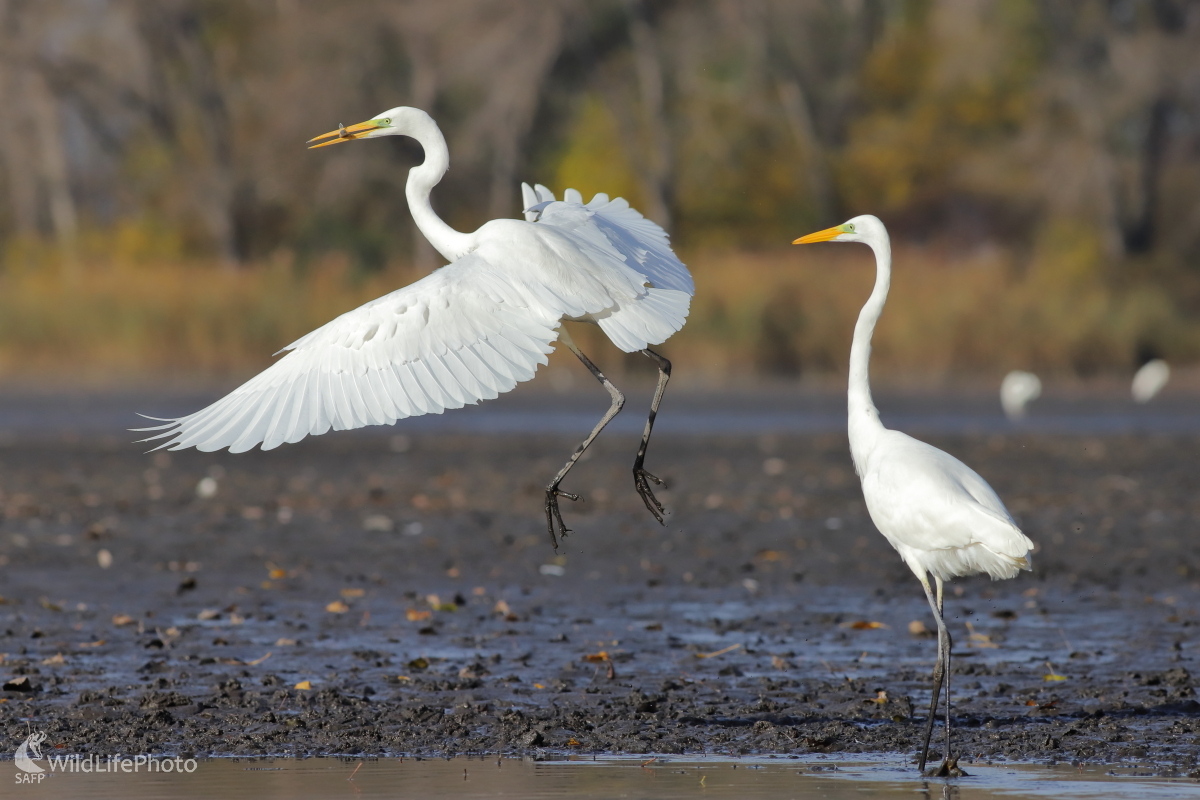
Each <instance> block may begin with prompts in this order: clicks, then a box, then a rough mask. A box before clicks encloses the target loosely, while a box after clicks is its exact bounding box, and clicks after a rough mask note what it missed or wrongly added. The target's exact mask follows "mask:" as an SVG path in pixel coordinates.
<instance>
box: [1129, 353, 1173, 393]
mask: <svg viewBox="0 0 1200 800" xmlns="http://www.w3.org/2000/svg"><path fill="white" fill-rule="evenodd" d="M1170 379H1171V368H1170V367H1169V366H1167V362H1165V361H1163V360H1162V359H1161V358H1155V359H1151V360H1150V361H1147V362H1146V363H1145V364H1143V365H1142V367H1141V369H1139V370H1138V371H1137V373H1135V374H1134V376H1133V385H1132V386H1130V392H1131V393H1132V394H1133V400H1134V402H1135V403H1149V402H1150V401H1151V400H1152V399H1154V395H1156V394H1158V393H1159V392H1161V391H1162V390H1163V387H1164V386H1166V385H1167V381H1169V380H1170Z"/></svg>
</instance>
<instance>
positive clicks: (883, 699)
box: [870, 689, 888, 706]
mask: <svg viewBox="0 0 1200 800" xmlns="http://www.w3.org/2000/svg"><path fill="white" fill-rule="evenodd" d="M887 701H888V696H887V691H886V690H884V689H879V690H877V691H876V692H875V696H874V697H872V698H871V700H870V702H872V703H878V704H879V705H881V706H882V705H887Z"/></svg>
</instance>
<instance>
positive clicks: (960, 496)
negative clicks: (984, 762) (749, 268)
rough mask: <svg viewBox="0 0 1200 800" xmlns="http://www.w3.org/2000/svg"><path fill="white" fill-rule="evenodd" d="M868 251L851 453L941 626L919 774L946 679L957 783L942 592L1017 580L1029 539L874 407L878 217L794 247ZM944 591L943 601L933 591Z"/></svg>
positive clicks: (885, 280)
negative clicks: (979, 581)
mask: <svg viewBox="0 0 1200 800" xmlns="http://www.w3.org/2000/svg"><path fill="white" fill-rule="evenodd" d="M812 242H862V243H863V244H866V245H868V246H870V248H871V250H872V251H874V253H875V288H874V290H873V291H872V292H871V297H870V298H869V299H868V300H867V303H866V305H864V306H863V307H862V311H860V312H859V315H858V322H857V324H856V325H855V326H854V340H853V344H852V345H851V347H850V381H849V390H848V392H847V400H848V402H847V406H848V412H849V413H848V432H849V436H850V454H851V456H852V457H853V459H854V468H855V471H857V472H858V477H859V478H860V479H861V481H862V490H863V497H864V498H865V499H866V501H867V511H868V512H869V513H870V515H871V521H872V522H874V523H875V527H877V528H879V532H880V533H882V534H883V535H884V537H886V538H887V540H888V542H890V543H891V545H892V547H894V548H896V550H897V552H899V553H900V557H901V558H902V559H904V563H905V564H907V565H908V567H909V569H911V570H912V571H913V574H915V575H916V576H917V580H919V581H920V582H921V587H922V588H923V589H924V590H925V597H926V599H927V600H928V601H929V607H930V608H931V609H932V610H933V616H934V619H936V620H937V626H938V660H937V664H936V666H935V667H934V670H933V699H932V701H931V703H930V706H929V717H928V719H927V720H926V723H925V738H924V742H923V743H922V746H921V759H920V767H919V768H920V769H921V770H924V769H925V761H926V758H927V757H928V755H929V739H930V737H931V735H932V733H933V719H934V716H935V715H936V713H937V706H938V701H939V699H940V695H941V687H942V681H943V678H944V679H945V684H946V752H945V758H944V759H943V761H942V765H941V767H940V768H938V769H937V770H935V771H934V772H935V773H936V774H939V775H950V774H959V773H961V770H959V769H958V759H957V758H952V757H951V755H950V632H949V631H948V630H946V623H945V621H944V620H943V619H942V584H943V582H944V581H947V580H949V579H951V578H955V577H959V576H964V575H975V574H978V573H983V572H986V573H987V574H988V575H990V576H991V577H992V580H996V579H999V578H1013V577H1016V575H1017V573H1018V572H1019V571H1020V570H1022V569H1030V567H1031V564H1030V551H1031V550H1032V548H1033V542H1031V541H1030V540H1029V537H1027V536H1026V535H1025V534H1024V533H1022V532H1021V530H1020V528H1018V527H1017V524H1016V523H1015V522H1014V521H1013V518H1012V516H1011V515H1010V514H1009V513H1008V510H1007V509H1005V507H1004V503H1002V502H1001V501H1000V498H999V497H997V496H996V492H995V491H993V490H992V487H991V486H989V485H988V483H987V481H985V480H984V479H983V478H981V477H979V475H978V474H977V473H976V472H975V471H974V470H973V469H971V468H970V467H968V466H967V465H966V464H964V463H962V462H961V461H959V460H958V459H957V458H955V457H953V456H951V455H949V454H947V453H943V452H942V451H941V450H938V449H937V448H936V447H932V446H930V445H928V444H925V443H924V442H920V441H917V440H916V439H913V438H912V437H911V436H907V435H905V434H903V433H900V432H899V431H893V430H888V429H887V428H885V427H883V423H882V422H880V421H879V411H878V410H877V409H876V408H875V403H874V401H873V400H872V399H871V383H870V379H869V376H868V366H869V363H870V359H871V335H872V334H873V333H874V332H875V323H876V322H878V321H879V315H880V313H882V311H883V304H884V303H885V302H886V301H887V294H888V288H889V287H890V286H891V281H892V248H891V243H890V240H889V239H888V233H887V229H886V228H885V227H884V226H883V223H882V222H880V221H879V219H878V218H876V217H873V216H870V215H866V216H861V217H855V218H854V219H852V220H850V221H849V222H846V223H844V224H842V225H838V226H836V227H833V228H827V229H826V230H823V231H818V232H817V233H810V234H809V235H807V236H803V237H801V238H799V239H797V240H796V241H795V242H793V244H809V243H812ZM929 575H933V579H934V582H935V583H936V585H937V596H936V598H935V597H934V592H933V590H932V589H931V588H930V586H929V578H928V576H929Z"/></svg>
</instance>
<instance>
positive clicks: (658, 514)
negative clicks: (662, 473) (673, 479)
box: [633, 467, 667, 525]
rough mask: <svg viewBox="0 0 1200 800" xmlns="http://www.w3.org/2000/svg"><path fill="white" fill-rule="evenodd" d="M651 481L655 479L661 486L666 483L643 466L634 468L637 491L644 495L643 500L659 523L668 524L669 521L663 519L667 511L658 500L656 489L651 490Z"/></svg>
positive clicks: (634, 481)
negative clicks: (655, 493) (655, 494)
mask: <svg viewBox="0 0 1200 800" xmlns="http://www.w3.org/2000/svg"><path fill="white" fill-rule="evenodd" d="M649 481H654V482H655V483H657V484H658V485H659V486H665V485H666V484H665V483H663V482H662V481H661V480H659V479H658V478H656V477H654V476H653V475H651V474H650V473H649V472H646V470H644V469H642V468H641V467H634V468H633V485H634V486H636V487H637V493H638V494H640V495H641V496H642V502H644V503H645V504H646V508H647V509H649V511H650V513H651V514H653V515H654V518H655V519H656V520H658V524H659V525H666V524H667V523H666V522H664V521H663V514H664V513H665V512H664V511H663V507H662V503H660V502H658V498H657V497H655V496H654V491H653V490H651V488H650V483H649Z"/></svg>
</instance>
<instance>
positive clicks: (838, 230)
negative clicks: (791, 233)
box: [792, 225, 845, 244]
mask: <svg viewBox="0 0 1200 800" xmlns="http://www.w3.org/2000/svg"><path fill="white" fill-rule="evenodd" d="M843 233H845V231H844V230H842V226H841V225H835V226H833V227H832V228H826V229H825V230H823V231H817V232H816V233H810V234H809V235H808V236H801V237H800V238H799V239H797V240H796V241H794V242H792V244H812V243H813V242H828V241H830V240H831V239H836V238H837V237H839V236H841V235H842V234H843Z"/></svg>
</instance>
